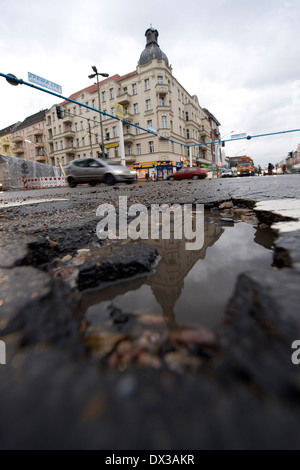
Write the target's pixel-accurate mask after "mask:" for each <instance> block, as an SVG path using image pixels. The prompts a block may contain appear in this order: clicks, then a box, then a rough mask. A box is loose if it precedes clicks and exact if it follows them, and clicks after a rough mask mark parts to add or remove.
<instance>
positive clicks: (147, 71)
mask: <svg viewBox="0 0 300 470" xmlns="http://www.w3.org/2000/svg"><path fill="white" fill-rule="evenodd" d="M146 38H147V44H146V48H145V50H144V51H143V52H142V54H141V57H140V60H139V62H138V66H137V69H136V71H134V72H131V73H129V74H127V75H125V76H119V75H114V76H112V77H110V78H108V79H106V80H104V81H102V82H101V83H100V85H99V87H100V99H101V109H102V111H104V112H105V113H107V114H108V115H109V116H105V115H104V116H103V118H102V127H103V135H104V139H105V141H104V144H105V146H106V154H107V156H108V157H109V158H110V159H114V160H115V161H120V149H119V147H118V145H119V138H120V136H119V127H118V120H116V119H114V117H115V116H116V105H117V104H120V105H122V106H123V109H124V121H125V122H123V134H124V144H125V155H126V164H127V165H132V166H133V167H134V168H135V169H136V170H137V171H138V174H139V176H140V177H144V176H145V172H147V171H150V172H152V171H153V172H156V173H157V174H158V176H160V177H162V176H163V175H166V174H167V173H170V172H173V171H174V169H175V168H178V167H180V166H181V165H183V164H184V163H185V162H187V161H189V157H188V148H187V147H186V145H196V144H199V143H200V142H201V143H204V142H210V141H211V138H212V127H211V118H210V117H209V116H208V114H207V113H206V112H205V111H204V110H203V109H202V108H201V106H200V104H199V101H198V98H197V97H196V96H194V95H193V96H192V95H190V94H189V93H188V92H187V91H186V90H185V88H184V87H183V86H182V85H181V84H180V83H179V82H178V81H177V80H176V78H175V77H174V76H173V70H172V67H171V66H170V65H169V60H168V58H167V56H166V55H165V54H164V53H163V52H162V50H161V49H160V47H159V45H158V42H157V40H158V32H157V31H156V30H154V29H152V28H151V29H148V30H147V31H146ZM70 98H71V99H73V100H75V101H79V102H80V103H83V104H85V105H88V106H90V107H92V108H96V109H98V87H97V84H94V85H92V86H90V87H88V88H85V89H84V90H81V91H79V92H77V93H75V94H74V95H72V96H71V97H70ZM60 105H61V107H62V108H63V111H64V112H63V116H64V117H63V119H58V117H57V115H56V107H55V106H53V107H52V108H51V109H50V110H49V111H48V112H47V114H46V124H47V132H48V142H49V163H50V164H51V165H56V166H57V165H58V164H59V162H61V163H62V164H63V165H64V166H66V165H67V164H68V163H69V162H71V161H72V160H74V159H77V158H85V157H90V156H93V157H97V156H98V153H99V151H100V150H101V145H100V144H101V126H100V117H99V116H100V115H99V113H97V112H95V111H92V110H89V109H86V108H83V107H81V106H79V105H75V104H74V103H70V102H63V103H61V104H60ZM215 122H216V123H217V124H218V125H219V123H218V121H217V120H215ZM131 124H133V125H131ZM136 126H137V127H136ZM140 128H142V129H140ZM143 129H144V130H143ZM147 129H150V130H152V131H153V130H154V132H157V135H153V134H149V133H148V132H147V131H146V130H147ZM166 138H167V139H170V141H169V140H166ZM172 141H173V142H172ZM192 151H193V161H194V162H195V164H196V163H197V162H198V163H199V164H204V165H205V164H207V165H209V164H212V163H213V162H215V159H214V158H213V150H212V148H211V145H208V146H201V147H193V149H192Z"/></svg>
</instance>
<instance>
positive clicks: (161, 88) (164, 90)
mask: <svg viewBox="0 0 300 470" xmlns="http://www.w3.org/2000/svg"><path fill="white" fill-rule="evenodd" d="M156 93H157V94H158V95H167V94H168V93H169V86H168V85H158V84H157V85H156Z"/></svg>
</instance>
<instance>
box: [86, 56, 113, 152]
mask: <svg viewBox="0 0 300 470" xmlns="http://www.w3.org/2000/svg"><path fill="white" fill-rule="evenodd" d="M92 69H93V71H94V72H95V73H93V74H92V75H89V78H90V79H93V78H95V77H97V88H98V103H99V111H100V131H101V151H102V156H103V154H104V138H103V123H102V109H101V99H100V87H99V76H101V77H105V78H108V77H109V74H108V73H99V72H98V70H97V67H96V66H95V65H93V66H92Z"/></svg>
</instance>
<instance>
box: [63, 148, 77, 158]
mask: <svg viewBox="0 0 300 470" xmlns="http://www.w3.org/2000/svg"><path fill="white" fill-rule="evenodd" d="M65 151H66V155H68V156H70V157H71V156H74V155H75V147H67V148H66V149H65Z"/></svg>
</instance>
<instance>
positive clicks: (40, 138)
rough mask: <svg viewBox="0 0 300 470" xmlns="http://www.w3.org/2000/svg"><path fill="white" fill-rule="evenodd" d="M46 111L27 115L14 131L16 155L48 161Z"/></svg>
mask: <svg viewBox="0 0 300 470" xmlns="http://www.w3.org/2000/svg"><path fill="white" fill-rule="evenodd" d="M46 111H47V110H43V111H40V112H39V113H36V114H33V115H32V116H29V117H27V118H26V119H25V120H24V121H23V122H22V123H19V125H18V126H17V127H15V128H14V130H13V132H12V139H11V140H12V145H13V146H12V153H13V155H14V156H16V157H19V158H23V159H25V160H28V161H32V162H36V163H48V152H47V147H48V144H47V132H46Z"/></svg>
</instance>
